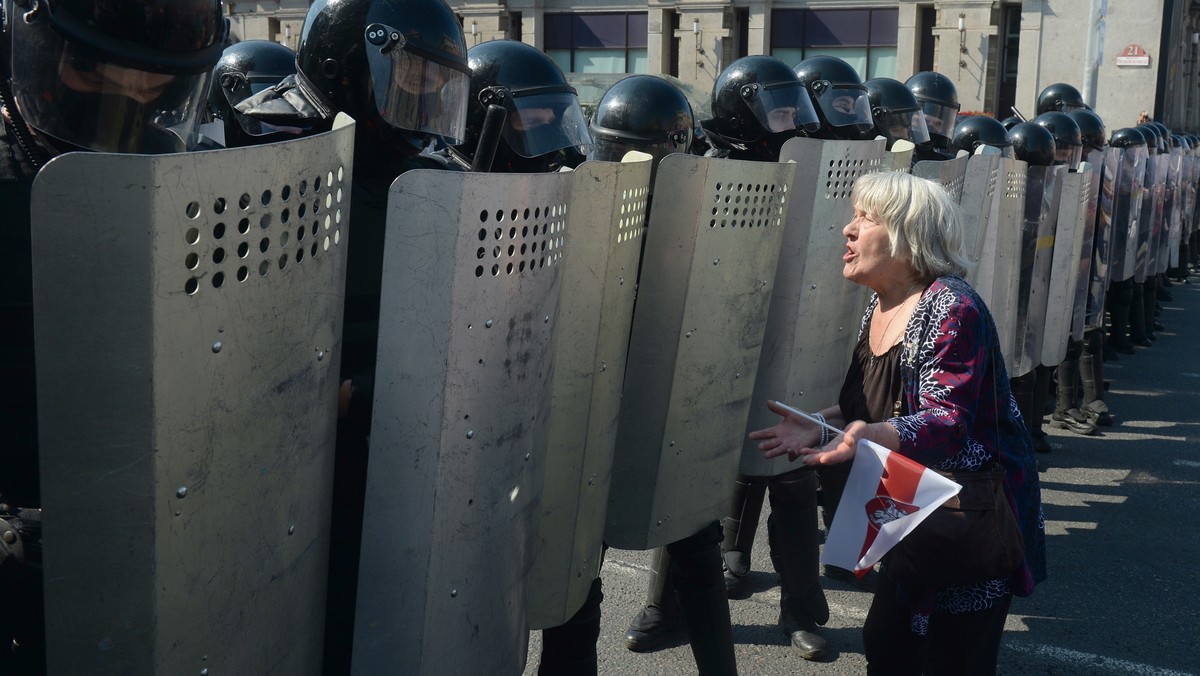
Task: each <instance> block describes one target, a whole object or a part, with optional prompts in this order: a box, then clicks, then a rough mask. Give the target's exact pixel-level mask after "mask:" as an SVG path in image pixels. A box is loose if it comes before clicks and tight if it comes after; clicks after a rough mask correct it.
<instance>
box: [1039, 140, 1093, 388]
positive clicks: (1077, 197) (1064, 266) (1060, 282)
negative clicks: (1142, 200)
mask: <svg viewBox="0 0 1200 676" xmlns="http://www.w3.org/2000/svg"><path fill="white" fill-rule="evenodd" d="M1093 173H1094V172H1093V170H1092V165H1090V164H1088V163H1087V162H1081V163H1080V164H1079V168H1078V169H1077V170H1076V171H1072V172H1069V173H1067V174H1065V175H1064V176H1063V178H1062V193H1061V197H1060V199H1059V208H1058V219H1057V224H1056V226H1055V229H1054V250H1053V253H1052V255H1051V263H1050V278H1049V283H1048V284H1047V287H1046V322H1045V324H1044V325H1043V327H1042V348H1041V356H1040V358H1041V364H1042V366H1057V365H1058V364H1060V363H1062V360H1063V358H1064V357H1066V355H1067V339H1068V338H1070V336H1071V327H1072V318H1073V317H1074V315H1075V314H1076V308H1075V307H1074V303H1075V287H1076V285H1077V284H1078V282H1079V279H1080V277H1081V271H1080V266H1081V265H1082V266H1083V270H1082V276H1083V277H1086V276H1087V271H1088V268H1090V267H1091V263H1092V261H1091V256H1090V253H1091V240H1090V235H1091V231H1090V230H1089V229H1088V228H1087V227H1086V224H1085V222H1086V220H1087V215H1088V204H1087V200H1088V198H1089V197H1090V192H1091V183H1092V174H1093ZM1085 235H1087V236H1088V238H1087V243H1088V247H1087V248H1088V253H1089V255H1088V256H1087V257H1084V256H1083V243H1084V241H1085ZM1078 314H1079V315H1080V317H1081V318H1082V316H1083V308H1082V307H1080V308H1078Z"/></svg>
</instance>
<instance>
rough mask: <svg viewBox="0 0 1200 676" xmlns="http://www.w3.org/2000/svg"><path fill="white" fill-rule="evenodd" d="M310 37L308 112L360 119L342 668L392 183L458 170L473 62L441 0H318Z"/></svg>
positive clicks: (334, 641) (344, 464) (338, 567)
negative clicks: (440, 147) (454, 155)
mask: <svg viewBox="0 0 1200 676" xmlns="http://www.w3.org/2000/svg"><path fill="white" fill-rule="evenodd" d="M302 36H303V37H302V39H301V42H300V48H299V50H298V52H297V58H296V65H297V67H298V70H299V75H300V76H303V78H305V86H304V87H301V88H297V89H296V90H293V91H294V93H296V94H299V95H304V96H308V97H311V100H308V101H306V102H304V103H303V104H302V105H300V106H299V108H302V109H303V110H301V111H298V113H299V114H301V116H304V115H306V114H307V113H308V112H309V111H311V110H315V111H319V113H320V114H321V115H322V116H323V117H324V118H325V119H326V120H327V121H328V122H331V121H332V118H333V116H334V115H335V114H336V113H338V112H344V113H347V114H349V115H350V116H351V117H353V118H354V119H355V121H356V122H357V124H356V125H355V142H354V174H353V176H354V183H353V186H352V190H351V219H352V220H351V223H350V228H351V230H352V231H353V232H354V236H353V237H351V238H350V241H349V247H350V248H349V250H348V252H347V260H346V309H345V315H344V318H343V332H342V346H343V349H342V361H341V376H342V379H343V384H342V390H341V401H340V403H339V420H338V433H337V450H336V455H335V461H334V489H333V490H334V493H333V514H332V522H333V527H332V529H331V538H330V556H329V588H328V599H327V609H326V629H325V673H327V674H340V673H348V672H349V667H350V654H351V652H350V650H351V640H352V637H353V632H354V608H355V597H356V594H357V591H358V560H359V553H360V545H361V538H362V521H363V501H364V498H365V490H366V488H365V487H366V470H367V450H368V438H367V436H368V433H369V432H370V429H371V413H372V411H371V405H372V400H373V392H374V389H373V378H374V373H375V357H376V346H377V343H378V334H379V299H380V285H381V283H382V282H381V278H382V275H383V249H384V247H383V238H384V231H385V225H386V215H387V200H388V189H389V187H390V186H391V184H392V181H394V180H395V178H396V177H397V176H399V175H400V174H402V173H404V172H405V171H408V170H411V169H419V168H431V169H445V168H448V163H447V162H446V160H445V158H444V157H438V156H435V155H434V154H433V152H432V147H433V146H434V145H435V144H436V143H437V142H439V140H440V139H445V140H446V142H454V143H457V142H459V141H460V140H462V139H463V138H464V137H465V131H466V111H467V91H468V88H469V84H470V82H469V80H470V69H469V68H468V66H467V47H466V40H465V38H464V37H463V34H462V27H461V26H460V24H459V22H458V19H457V17H455V15H454V12H453V10H451V9H450V7H449V6H448V5H446V3H445V2H444V1H443V0H336V1H335V0H317V2H315V3H314V4H313V5H312V7H310V8H309V11H308V15H307V16H306V17H305V20H304V29H303V33H302ZM276 89H278V88H276ZM264 93H265V92H264ZM276 93H277V94H282V91H276ZM293 98H294V97H293ZM259 103H260V104H261V103H263V102H261V101H260V102H259ZM243 112H245V111H243ZM397 574H398V575H403V574H404V573H403V571H397Z"/></svg>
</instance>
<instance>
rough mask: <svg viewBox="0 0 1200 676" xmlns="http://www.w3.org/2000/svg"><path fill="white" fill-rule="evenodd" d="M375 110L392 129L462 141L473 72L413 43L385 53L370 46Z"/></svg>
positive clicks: (369, 54) (368, 50) (369, 59)
mask: <svg viewBox="0 0 1200 676" xmlns="http://www.w3.org/2000/svg"><path fill="white" fill-rule="evenodd" d="M367 61H368V63H370V65H371V80H372V86H373V87H374V88H375V107H376V108H378V109H379V116H380V117H382V118H383V119H384V121H385V122H387V123H388V124H389V125H391V126H393V127H396V128H399V129H406V130H408V131H414V132H418V133H423V134H435V135H437V136H441V137H443V138H445V139H446V141H447V142H449V143H458V142H460V141H462V139H463V134H464V132H465V130H466V126H467V96H468V95H469V94H470V89H471V80H470V72H469V70H468V69H467V67H466V64H463V65H462V66H461V67H455V66H451V65H448V64H445V63H441V62H439V61H435V60H433V59H430V58H426V57H425V56H423V55H421V54H419V53H417V50H415V49H413V48H412V47H411V46H410V45H404V46H403V47H401V46H399V45H397V46H395V47H392V48H390V49H387V50H386V51H381V50H380V48H379V47H375V46H373V45H371V44H370V43H368V44H367Z"/></svg>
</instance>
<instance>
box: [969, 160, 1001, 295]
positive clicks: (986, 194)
mask: <svg viewBox="0 0 1200 676" xmlns="http://www.w3.org/2000/svg"><path fill="white" fill-rule="evenodd" d="M1003 167H1004V157H1003V156H1002V155H998V154H991V153H988V154H979V155H971V156H970V157H968V158H967V170H966V176H965V179H964V182H963V191H962V199H961V200H960V201H959V207H960V208H961V210H962V226H963V227H962V233H963V251H964V252H965V253H966V254H967V258H968V259H970V261H971V263H972V265H973V267H972V268H971V269H970V270H968V271H967V281H968V282H970V283H971V286H973V287H974V288H975V290H976V291H977V292H979V293H980V296H982V297H984V300H985V301H986V300H987V297H986V296H984V295H983V294H984V292H986V293H987V294H988V295H990V294H991V283H992V282H993V281H994V278H993V276H992V274H993V273H994V268H992V267H991V266H989V265H985V264H984V262H983V260H982V258H983V252H984V249H985V248H986V247H987V244H988V242H989V238H990V241H991V242H993V243H994V242H995V239H996V237H995V233H992V232H990V230H991V229H992V228H995V227H996V222H997V220H998V219H999V215H1000V210H999V208H998V205H997V204H996V196H997V194H998V192H999V191H1000V190H1001V189H1002V188H1003V187H1004V182H1003ZM993 251H994V246H993ZM981 281H983V282H985V283H986V284H987V285H988V286H987V288H986V289H984V290H983V291H981V290H980V288H979V282H981Z"/></svg>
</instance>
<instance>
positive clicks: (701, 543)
mask: <svg viewBox="0 0 1200 676" xmlns="http://www.w3.org/2000/svg"><path fill="white" fill-rule="evenodd" d="M720 539H721V528H720V526H719V525H718V524H717V522H715V521H714V522H713V523H712V526H711V527H707V528H704V529H702V530H701V531H700V532H698V533H696V534H695V535H693V536H691V537H688V538H685V539H683V540H680V541H679V542H675V543H672V544H670V545H668V546H667V547H668V549H669V551H670V552H671V577H672V580H674V582H675V594H676V597H677V598H678V601H679V614H680V615H681V616H682V617H683V624H684V626H686V627H687V633H688V642H689V643H691V646H692V656H693V657H695V658H696V669H697V673H699V674H700V676H736V674H737V659H736V658H735V656H734V653H733V626H732V625H731V623H730V621H729V599H728V597H727V596H726V594H725V580H724V578H723V577H722V575H721V546H720Z"/></svg>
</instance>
